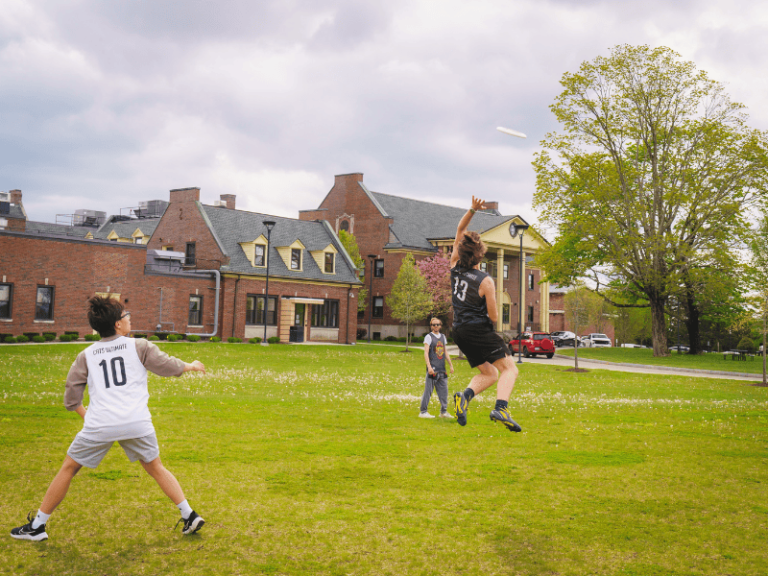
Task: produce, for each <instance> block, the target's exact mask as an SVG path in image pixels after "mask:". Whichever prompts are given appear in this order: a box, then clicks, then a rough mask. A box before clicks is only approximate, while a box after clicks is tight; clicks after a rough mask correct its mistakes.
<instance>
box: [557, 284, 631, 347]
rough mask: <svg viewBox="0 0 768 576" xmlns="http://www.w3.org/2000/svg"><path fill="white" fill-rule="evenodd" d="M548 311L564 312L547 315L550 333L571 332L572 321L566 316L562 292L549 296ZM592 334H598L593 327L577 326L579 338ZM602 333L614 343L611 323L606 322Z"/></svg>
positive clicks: (568, 315) (570, 317)
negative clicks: (562, 311) (562, 312)
mask: <svg viewBox="0 0 768 576" xmlns="http://www.w3.org/2000/svg"><path fill="white" fill-rule="evenodd" d="M549 309H550V310H565V311H566V312H565V313H564V314H551V313H550V315H549V330H550V332H557V331H559V330H567V331H569V332H573V331H574V330H573V328H574V326H573V320H572V316H571V315H570V314H568V312H567V308H566V305H565V294H564V293H562V292H559V293H556V294H550V296H549ZM592 332H598V329H597V327H596V326H594V325H588V326H579V333H578V335H579V336H586V335H587V334H591V333H592ZM602 333H603V334H605V335H606V336H608V338H610V339H611V341H612V342H614V343H615V342H616V336H615V329H614V326H613V322H611V321H610V320H607V321H606V323H605V325H604V326H603V330H602Z"/></svg>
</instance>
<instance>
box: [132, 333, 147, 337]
mask: <svg viewBox="0 0 768 576" xmlns="http://www.w3.org/2000/svg"><path fill="white" fill-rule="evenodd" d="M133 337H134V338H146V337H147V335H146V334H134V335H133Z"/></svg>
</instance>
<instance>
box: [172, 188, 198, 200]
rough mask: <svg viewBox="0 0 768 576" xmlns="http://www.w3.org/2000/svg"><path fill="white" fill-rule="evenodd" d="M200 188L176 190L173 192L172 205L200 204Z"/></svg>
mask: <svg viewBox="0 0 768 576" xmlns="http://www.w3.org/2000/svg"><path fill="white" fill-rule="evenodd" d="M199 201H200V188H176V189H175V190H171V204H175V203H177V202H199Z"/></svg>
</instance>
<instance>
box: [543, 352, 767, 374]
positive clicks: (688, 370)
mask: <svg viewBox="0 0 768 576" xmlns="http://www.w3.org/2000/svg"><path fill="white" fill-rule="evenodd" d="M555 358H562V359H565V360H573V356H565V355H564V354H555ZM583 361H584V362H594V363H595V364H609V365H611V366H627V367H630V368H645V369H646V370H657V371H659V372H685V373H687V374H713V375H715V376H738V377H739V378H762V373H757V372H729V371H727V370H701V369H698V368H674V367H672V366H653V365H651V364H631V363H629V362H609V361H608V360H594V359H592V358H584V359H583Z"/></svg>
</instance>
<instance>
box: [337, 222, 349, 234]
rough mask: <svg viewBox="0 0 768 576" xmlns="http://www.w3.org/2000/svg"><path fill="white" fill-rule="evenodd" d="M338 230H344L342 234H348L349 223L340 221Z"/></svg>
mask: <svg viewBox="0 0 768 576" xmlns="http://www.w3.org/2000/svg"><path fill="white" fill-rule="evenodd" d="M339 230H344V232H349V221H348V220H342V221H341V224H339Z"/></svg>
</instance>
